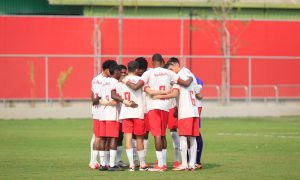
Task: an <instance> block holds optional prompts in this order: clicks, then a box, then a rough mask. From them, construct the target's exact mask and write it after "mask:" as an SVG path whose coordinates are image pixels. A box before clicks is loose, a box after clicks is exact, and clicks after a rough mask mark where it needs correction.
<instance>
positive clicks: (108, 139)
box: [104, 137, 111, 167]
mask: <svg viewBox="0 0 300 180" xmlns="http://www.w3.org/2000/svg"><path fill="white" fill-rule="evenodd" d="M110 141H111V138H110V137H107V138H106V142H105V153H104V154H105V165H106V167H109V158H110V154H109V150H110V147H109V146H110Z"/></svg>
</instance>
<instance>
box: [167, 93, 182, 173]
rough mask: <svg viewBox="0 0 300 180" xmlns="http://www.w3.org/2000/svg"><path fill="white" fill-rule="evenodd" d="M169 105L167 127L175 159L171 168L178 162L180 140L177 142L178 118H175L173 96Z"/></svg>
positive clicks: (175, 110)
mask: <svg viewBox="0 0 300 180" xmlns="http://www.w3.org/2000/svg"><path fill="white" fill-rule="evenodd" d="M170 101H171V106H170V110H169V114H168V128H169V129H170V134H171V137H172V144H173V148H174V157H175V161H174V163H173V168H176V167H178V166H179V165H180V164H181V163H180V142H179V136H178V133H177V128H178V123H177V121H178V119H177V112H178V108H177V103H176V99H175V98H171V99H170Z"/></svg>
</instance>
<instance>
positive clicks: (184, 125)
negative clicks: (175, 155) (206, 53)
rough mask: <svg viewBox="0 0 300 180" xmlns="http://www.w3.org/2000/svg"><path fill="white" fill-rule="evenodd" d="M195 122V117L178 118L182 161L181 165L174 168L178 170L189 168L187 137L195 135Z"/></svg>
mask: <svg viewBox="0 0 300 180" xmlns="http://www.w3.org/2000/svg"><path fill="white" fill-rule="evenodd" d="M193 123H194V119H193V118H186V119H179V120H178V134H179V139H180V153H181V162H182V163H181V165H180V166H178V167H176V168H174V169H173V170H176V171H182V170H188V160H187V151H188V138H187V137H188V136H192V135H193V130H194V129H192V127H193ZM190 140H191V139H190ZM193 145H194V144H193ZM193 147H194V146H193Z"/></svg>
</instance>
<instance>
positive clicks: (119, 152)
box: [116, 64, 128, 168]
mask: <svg viewBox="0 0 300 180" xmlns="http://www.w3.org/2000/svg"><path fill="white" fill-rule="evenodd" d="M119 67H120V69H121V77H125V76H127V67H126V66H124V65H123V64H121V65H119ZM118 106H119V107H118V109H119V111H120V109H121V107H120V104H118ZM123 134H124V133H123V132H122V120H120V128H119V138H118V147H117V157H116V163H117V166H119V167H121V168H126V167H128V166H127V164H125V163H124V162H123V161H122V146H123Z"/></svg>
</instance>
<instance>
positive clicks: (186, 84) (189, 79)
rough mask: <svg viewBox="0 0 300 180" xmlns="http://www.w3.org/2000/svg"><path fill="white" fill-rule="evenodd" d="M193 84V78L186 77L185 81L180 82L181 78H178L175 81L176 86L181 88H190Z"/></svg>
mask: <svg viewBox="0 0 300 180" xmlns="http://www.w3.org/2000/svg"><path fill="white" fill-rule="evenodd" d="M192 82H193V78H192V77H190V76H189V77H188V79H187V80H182V79H181V78H179V79H178V80H177V84H179V85H181V86H184V87H188V86H190V84H191V83H192Z"/></svg>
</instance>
